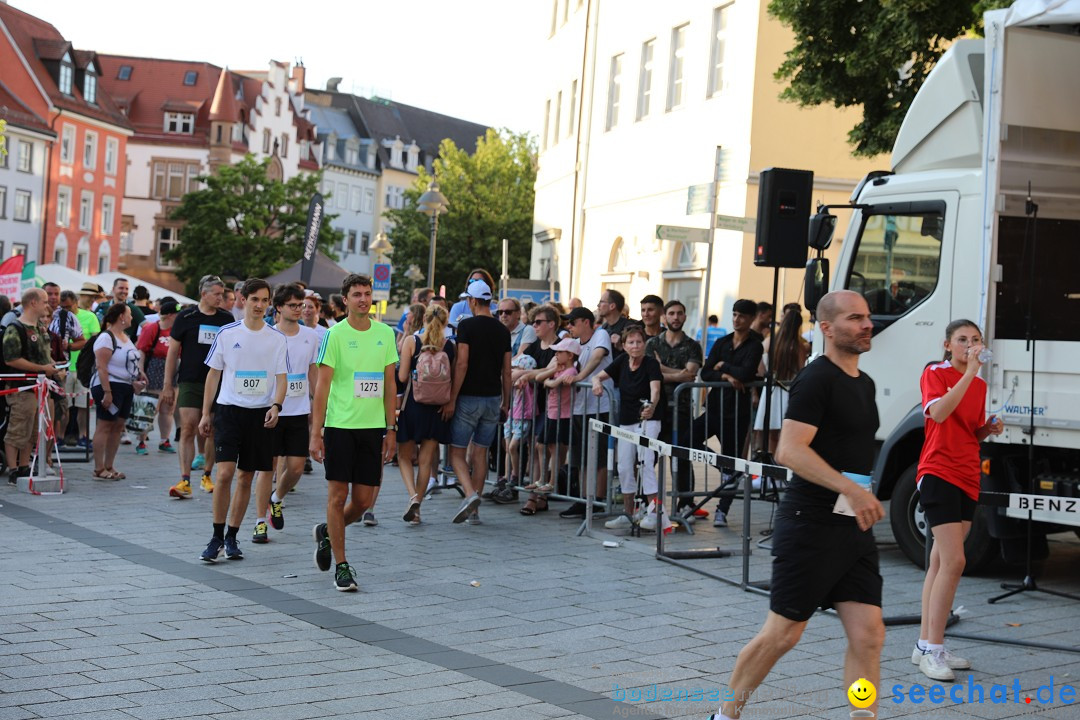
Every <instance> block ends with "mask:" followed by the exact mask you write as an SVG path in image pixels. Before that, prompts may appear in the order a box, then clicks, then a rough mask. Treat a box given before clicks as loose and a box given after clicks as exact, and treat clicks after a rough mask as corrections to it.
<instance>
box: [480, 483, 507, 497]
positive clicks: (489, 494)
mask: <svg viewBox="0 0 1080 720" xmlns="http://www.w3.org/2000/svg"><path fill="white" fill-rule="evenodd" d="M505 487H506V478H499V479H498V480H496V481H495V485H494V487H492V488H491V489H490V490H488V491H487V492H486V493H484V494H483V495H481V496H480V497H482V498H484V499H485V500H493V499H495V493H497V492H500V491H501V490H503V488H505Z"/></svg>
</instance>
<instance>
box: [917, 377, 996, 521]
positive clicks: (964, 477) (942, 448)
mask: <svg viewBox="0 0 1080 720" xmlns="http://www.w3.org/2000/svg"><path fill="white" fill-rule="evenodd" d="M962 377H963V375H962V374H961V373H960V372H959V371H958V370H957V369H956V368H954V367H953V366H952V363H950V362H949V361H948V360H946V361H945V362H941V363H936V364H934V365H931V366H929V367H928V368H926V370H924V371H923V374H922V379H921V380H920V381H919V386H920V387H921V389H922V405H923V415H925V417H926V440H925V441H924V442H923V448H922V455H920V456H919V472H918V476H917V477H918V478H919V480H921V479H922V476H923V475H927V474H929V475H937V476H938V477H939V478H941V479H942V480H945V481H946V482H950V483H952V484H953V485H956V486H957V487H959V488H960V489H961V490H963V491H964V493H966V494H967V496H968V497H970V498H971V499H973V500H978V499H979V480H980V478H981V470H980V459H979V440H978V439H977V438H976V437H975V432H976V431H977V430H978V429H979V428H980V427H982V426H983V425H985V424H986V382H985V381H984V380H983V379H982V378H981V377H978V376H976V377H975V378H973V379H972V381H971V385H969V386H968V390H967V392H966V393H964V397H963V398H961V399H960V404H959V405H957V406H956V409H955V410H953V411H952V413H951V414H950V415H949V417H947V418H945V422H943V423H938V422H934V420H933V419H931V417H930V413H929V410H930V406H931V405H933V404H934V403H936V402H938V401H939V400H941V398H943V397H945V393H947V392H949V390H950V389H952V388H953V387H955V386H956V384H957V383H958V382H960V379H961V378H962Z"/></svg>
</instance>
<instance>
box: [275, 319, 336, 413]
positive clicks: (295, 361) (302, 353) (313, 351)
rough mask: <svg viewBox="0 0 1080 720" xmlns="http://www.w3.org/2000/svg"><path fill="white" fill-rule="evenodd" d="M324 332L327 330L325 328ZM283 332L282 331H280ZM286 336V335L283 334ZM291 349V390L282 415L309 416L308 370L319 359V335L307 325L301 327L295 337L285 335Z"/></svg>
mask: <svg viewBox="0 0 1080 720" xmlns="http://www.w3.org/2000/svg"><path fill="white" fill-rule="evenodd" d="M323 329H324V330H325V329H326V328H323ZM278 332H281V330H278ZM281 334H282V335H285V333H281ZM285 343H286V345H287V346H288V348H289V375H288V378H287V380H288V383H289V389H288V390H287V391H286V392H285V403H284V405H285V409H284V410H282V411H281V414H282V415H289V416H292V415H308V414H309V413H311V387H310V386H309V382H310V381H309V378H308V369H309V368H310V367H311V365H312V363H314V362H315V359H316V358H317V357H319V343H320V338H319V333H318V332H316V331H315V330H314V329H312V328H309V327H307V326H306V325H301V326H300V332H298V333H296V334H295V335H292V336H289V335H285Z"/></svg>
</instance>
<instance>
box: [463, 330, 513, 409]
mask: <svg viewBox="0 0 1080 720" xmlns="http://www.w3.org/2000/svg"><path fill="white" fill-rule="evenodd" d="M457 342H458V345H459V346H460V345H468V346H469V363H468V365H467V369H466V371H465V380H464V381H462V383H461V390H460V391H459V392H458V394H459V395H472V396H476V397H493V396H496V395H502V370H503V357H504V356H505V355H506V354H507V353H509V352H510V331H509V330H507V329H506V326H505V325H503V324H502V323H501V322H499V321H498V320H496V319H495V318H493V317H489V316H487V315H478V316H476V317H470V318H465V319H464V320H462V321H461V323H460V324H459V325H458V330H457Z"/></svg>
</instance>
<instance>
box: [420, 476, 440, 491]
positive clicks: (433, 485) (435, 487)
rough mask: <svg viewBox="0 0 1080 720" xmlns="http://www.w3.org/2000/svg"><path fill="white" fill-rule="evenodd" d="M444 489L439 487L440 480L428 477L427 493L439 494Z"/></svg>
mask: <svg viewBox="0 0 1080 720" xmlns="http://www.w3.org/2000/svg"><path fill="white" fill-rule="evenodd" d="M441 492H442V490H440V489H439V481H438V480H436V479H435V478H428V484H427V491H426V492H425V493H424V494H425V495H438V494H439V493H441Z"/></svg>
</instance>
